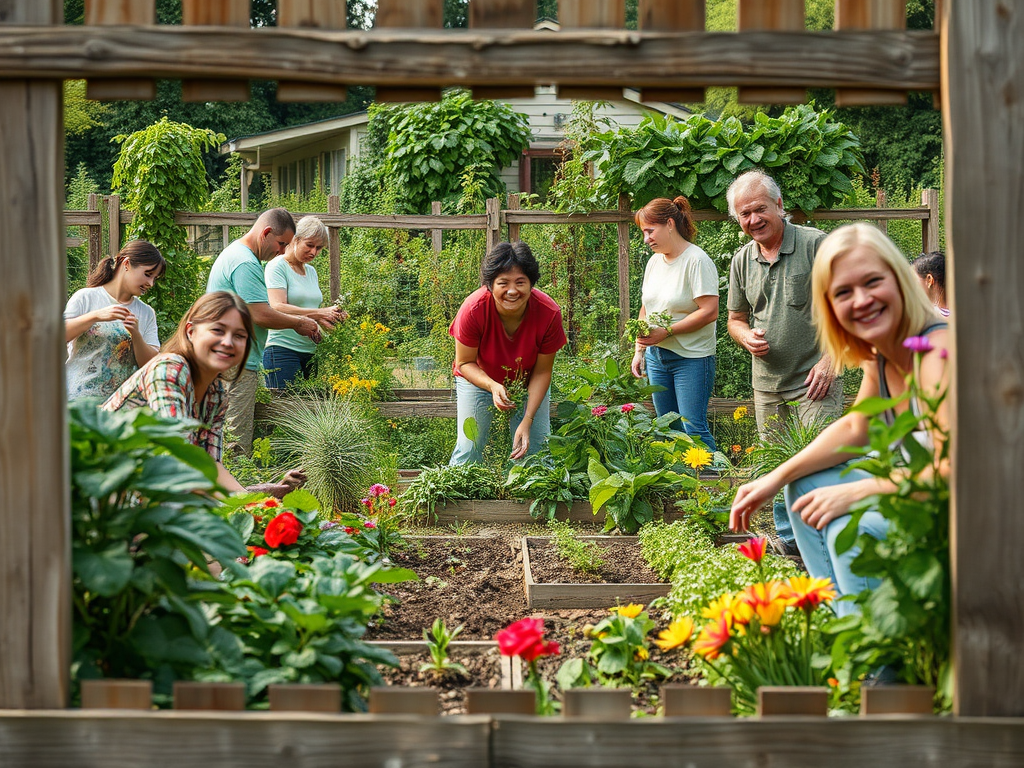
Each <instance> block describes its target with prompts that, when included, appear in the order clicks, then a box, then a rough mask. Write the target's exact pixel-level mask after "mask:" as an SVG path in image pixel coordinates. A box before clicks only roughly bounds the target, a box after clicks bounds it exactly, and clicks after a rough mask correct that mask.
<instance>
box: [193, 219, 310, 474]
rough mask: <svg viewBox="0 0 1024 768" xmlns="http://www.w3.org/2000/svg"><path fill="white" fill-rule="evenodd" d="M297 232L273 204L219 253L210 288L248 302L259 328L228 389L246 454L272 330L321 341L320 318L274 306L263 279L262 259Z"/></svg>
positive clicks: (233, 425) (234, 427) (231, 417)
mask: <svg viewBox="0 0 1024 768" xmlns="http://www.w3.org/2000/svg"><path fill="white" fill-rule="evenodd" d="M294 235H295V220H294V219H292V215H291V214H290V213H288V211H286V210H285V209H284V208H271V209H270V210H269V211H264V212H263V213H261V214H260V215H259V217H258V218H257V219H256V223H255V224H253V225H252V228H251V229H250V230H249V231H248V232H246V233H245V234H244V235H242V237H240V238H238V239H237V240H235V241H234V242H233V243H231V244H230V245H229V246H228V247H227V248H225V249H224V250H223V251H221V253H220V255H219V256H218V257H217V259H216V261H214V262H213V269H211V270H210V279H209V280H208V281H207V283H206V292H207V293H212V292H213V291H231V293H235V294H238V296H240V297H241V298H242V300H243V301H245V303H246V304H248V305H249V311H250V312H251V313H252V320H253V325H254V326H255V338H254V339H253V343H252V348H251V350H250V352H249V359H248V360H246V363H245V370H244V371H242V373H241V375H240V376H239V377H238V379H237V380H235V381H234V382H231V383H230V384H229V388H228V414H227V426H228V429H229V430H231V432H232V433H233V434H234V436H235V440H236V441H237V442H236V443H235V445H237V446H238V447H240V448H241V449H242V450H243V451H244V452H245V453H246V454H249V453H251V452H252V435H253V421H254V416H255V411H256V384H257V380H258V376H259V369H260V364H261V363H262V362H263V347H264V346H265V345H266V342H267V331H268V330H280V329H283V328H291V329H292V330H294V331H296V332H297V333H300V334H302V335H303V336H307V337H309V338H310V339H312V340H313V341H314V342H316V341H319V340H320V327H319V326H318V325H317V324H316V321H314V320H312V319H311V318H308V317H303V316H301V315H286V314H284V313H283V312H278V311H277V310H276V309H273V308H272V307H271V306H270V299H269V298H268V297H267V284H266V283H265V282H264V279H263V265H262V264H261V263H260V262H262V261H270V259H272V258H274V257H275V256H279V255H281V254H282V253H284V249H285V246H287V245H288V243H290V242H291V240H292V237H294Z"/></svg>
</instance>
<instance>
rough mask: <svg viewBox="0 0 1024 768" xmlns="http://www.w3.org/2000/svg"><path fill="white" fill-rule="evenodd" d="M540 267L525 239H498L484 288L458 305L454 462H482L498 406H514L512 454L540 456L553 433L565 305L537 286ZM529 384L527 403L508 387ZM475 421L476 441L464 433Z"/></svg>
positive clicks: (483, 274)
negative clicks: (514, 383)
mask: <svg viewBox="0 0 1024 768" xmlns="http://www.w3.org/2000/svg"><path fill="white" fill-rule="evenodd" d="M539 279H540V267H539V266H538V265H537V260H536V259H535V258H534V257H533V253H531V251H530V248H529V247H528V246H527V245H526V243H522V242H516V243H499V244H498V245H496V246H495V247H494V249H493V250H492V251H491V252H490V253H489V254H487V256H486V257H485V258H484V261H483V264H482V265H481V267H480V283H481V287H480V288H479V289H478V290H476V291H474V292H473V293H471V294H470V295H469V296H468V297H467V298H466V300H465V301H463V302H462V306H461V307H460V308H459V311H458V314H456V316H455V320H454V321H452V324H451V327H450V328H449V329H448V332H449V333H450V334H451V335H452V336H454V337H455V364H454V366H453V373H454V374H455V393H456V397H457V400H458V436H457V442H456V444H455V450H454V451H453V452H452V457H451V461H450V463H451V464H466V463H469V462H480V461H481V460H482V459H483V450H484V446H485V445H486V444H487V438H488V435H489V433H490V427H491V410H490V406H491V405H493V406H494V407H495V408H498V409H499V410H502V411H513V414H512V418H511V419H510V428H511V430H512V454H511V458H513V459H519V458H522V457H523V456H526V455H527V454H528V453H535V452H536V451H537V450H539V449H540V446H541V443H543V441H544V439H545V438H546V437H547V436H548V435H549V434H550V432H551V393H550V388H551V370H552V367H553V366H554V362H555V353H556V352H558V350H560V349H561V348H562V347H563V346H565V343H566V341H567V339H566V337H565V329H564V328H563V326H562V310H561V309H559V307H558V304H556V303H555V302H554V300H552V299H551V297H550V296H548V295H547V294H545V293H543V292H541V291H539V290H537V289H536V288H534V285H536V283H537V281H538V280H539ZM511 381H520V382H522V383H523V384H524V385H525V386H526V398H525V402H523V403H515V402H513V401H512V399H511V398H510V397H509V393H508V389H507V387H508V385H509V382H511ZM471 417H472V418H473V419H475V421H476V423H477V429H478V438H477V440H475V441H473V440H470V439H469V438H468V437H466V433H465V423H466V420H467V419H469V418H471Z"/></svg>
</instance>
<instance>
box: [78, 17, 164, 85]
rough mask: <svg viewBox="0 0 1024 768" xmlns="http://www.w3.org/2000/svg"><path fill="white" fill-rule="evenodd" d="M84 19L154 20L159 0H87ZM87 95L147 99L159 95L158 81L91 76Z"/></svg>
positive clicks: (106, 21) (92, 21)
mask: <svg viewBox="0 0 1024 768" xmlns="http://www.w3.org/2000/svg"><path fill="white" fill-rule="evenodd" d="M85 23H86V25H87V26H101V25H108V24H111V25H112V24H155V23H156V0H85ZM85 96H86V98H87V99H92V100H93V101H118V100H142V101H148V100H151V99H154V98H156V81H155V80H153V79H152V78H145V77H140V78H117V79H113V80H89V81H88V82H87V83H86V84H85Z"/></svg>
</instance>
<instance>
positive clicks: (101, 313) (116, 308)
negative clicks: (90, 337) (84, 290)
mask: <svg viewBox="0 0 1024 768" xmlns="http://www.w3.org/2000/svg"><path fill="white" fill-rule="evenodd" d="M90 314H91V317H92V321H93V322H94V323H110V322H113V321H114V320H120V321H121V322H123V323H124V324H125V326H127V325H128V323H129V322H132V321H133V320H135V315H133V314H132V313H131V312H129V311H128V308H127V307H122V306H121V305H120V304H113V305H111V306H109V307H104V308H103V309H97V310H95V311H94V312H91V313H90ZM129 318H131V320H129Z"/></svg>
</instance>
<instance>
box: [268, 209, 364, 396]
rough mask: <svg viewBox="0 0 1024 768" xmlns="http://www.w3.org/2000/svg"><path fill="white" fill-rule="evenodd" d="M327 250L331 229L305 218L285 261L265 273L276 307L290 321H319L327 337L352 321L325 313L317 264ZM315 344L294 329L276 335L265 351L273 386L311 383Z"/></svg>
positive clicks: (279, 260)
mask: <svg viewBox="0 0 1024 768" xmlns="http://www.w3.org/2000/svg"><path fill="white" fill-rule="evenodd" d="M326 244H327V227H326V226H324V223H323V222H322V221H320V219H318V218H317V217H316V216H304V217H303V218H301V219H299V221H298V223H296V225H295V237H294V238H292V241H291V243H289V244H288V247H287V248H286V249H285V252H284V255H282V256H277V257H276V258H274V259H271V260H270V262H269V263H268V264H267V266H266V269H265V270H264V276H265V280H266V283H267V296H268V297H269V299H270V306H271V307H273V308H274V309H276V310H277V311H278V312H283V313H284V314H286V315H304V316H306V317H309V318H312V319H313V320H315V321H316V322H317V323H318V324H319V325H320V327H321V328H323V329H324V330H325V331H330V330H331V329H333V328H334V326H335V324H336V323H339V322H341V321H343V320H345V319H347V318H348V313H347V312H344V311H342V310H341V309H339V308H338V307H326V308H323V309H321V307H320V304H321V303H322V302H323V300H324V296H323V292H322V291H321V290H320V281H319V278H318V277H317V274H316V269H314V268H313V265H312V263H311V262H312V261H313V259H315V258H316V256H317V254H318V253H320V251H321V250H322V249H323V247H324V246H325V245H326ZM315 350H316V345H315V344H314V343H313V341H312V340H310V339H308V338H306V337H304V336H300V335H299V334H297V333H296V332H295V331H293V330H291V329H284V330H279V331H278V330H272V331H270V333H269V334H268V335H267V346H266V348H265V349H264V351H263V367H264V368H266V370H267V386H268V387H270V388H272V389H282V388H284V387H285V386H287V385H288V383H289V382H291V381H294V379H295V378H296V377H297V376H302V377H303V378H308V377H309V376H310V374H311V373H312V361H313V352H314V351H315Z"/></svg>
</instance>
